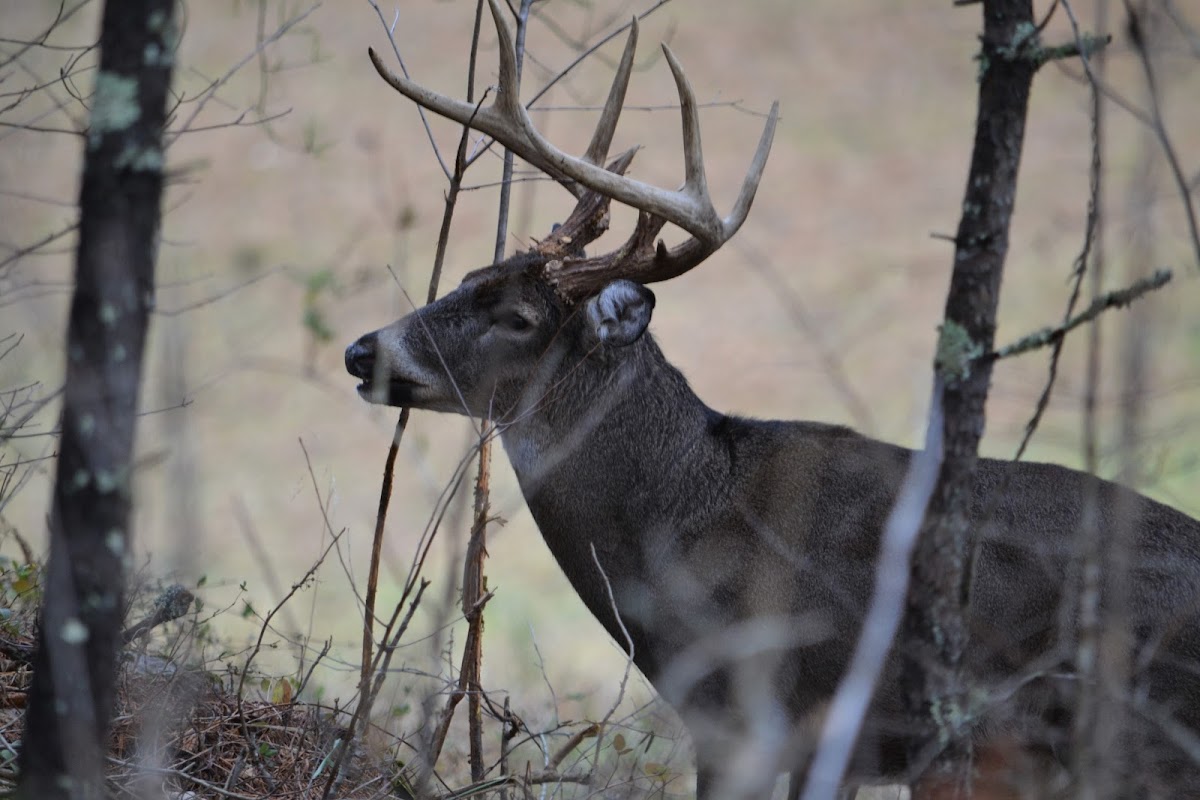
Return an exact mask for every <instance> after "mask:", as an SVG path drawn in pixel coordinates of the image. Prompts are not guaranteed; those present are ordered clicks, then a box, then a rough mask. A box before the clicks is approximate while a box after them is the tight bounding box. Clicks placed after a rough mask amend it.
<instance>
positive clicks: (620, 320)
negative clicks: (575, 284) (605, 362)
mask: <svg viewBox="0 0 1200 800" xmlns="http://www.w3.org/2000/svg"><path fill="white" fill-rule="evenodd" d="M653 313H654V292H652V291H650V290H649V289H647V288H646V287H645V286H642V285H641V284H640V283H634V282H633V281H629V280H625V279H624V278H621V279H619V280H615V281H613V282H612V283H610V284H609V285H608V286H605V287H604V288H603V289H601V290H600V294H598V295H596V296H595V297H593V298H592V299H591V300H588V302H587V319H588V325H590V326H591V329H592V332H593V333H594V334H596V338H597V339H599V340H600V341H601V342H604V343H605V344H607V345H611V346H613V347H625V346H626V345H631V344H633V343H634V342H636V341H637V340H638V339H640V338H641V336H642V334H643V333H645V332H646V327H647V326H648V325H649V324H650V315H651V314H653Z"/></svg>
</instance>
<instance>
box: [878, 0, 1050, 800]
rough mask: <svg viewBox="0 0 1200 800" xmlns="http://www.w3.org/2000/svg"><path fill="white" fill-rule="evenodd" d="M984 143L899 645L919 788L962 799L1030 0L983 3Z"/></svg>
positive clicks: (942, 355)
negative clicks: (983, 456)
mask: <svg viewBox="0 0 1200 800" xmlns="http://www.w3.org/2000/svg"><path fill="white" fill-rule="evenodd" d="M983 23H984V24H983V37H982V48H981V51H980V56H979V70H980V77H979V107H978V115H977V117H976V123H975V143H974V151H973V153H972V157H971V167H970V172H969V174H968V177H967V188H966V193H965V196H964V200H963V207H962V217H961V219H960V221H959V226H958V233H957V235H956V237H955V252H954V269H953V274H952V276H951V279H950V289H949V292H948V294H947V297H946V312H945V319H944V320H943V322H942V326H941V329H940V337H939V341H938V352H937V357H936V359H935V364H934V370H935V378H934V393H935V398H936V397H940V402H941V407H942V410H943V422H942V424H943V442H944V444H943V448H944V449H943V459H942V464H941V469H940V472H939V476H938V483H937V486H936V488H935V489H934V492H933V496H932V498H931V499H930V502H929V507H928V509H927V511H926V516H925V520H924V522H923V524H922V529H921V533H920V536H919V539H918V543H917V548H916V553H915V554H914V557H913V563H912V583H911V588H910V591H909V597H908V606H907V609H906V616H905V623H904V631H903V634H902V639H901V645H900V646H901V648H902V651H903V653H904V658H905V685H906V689H907V701H908V707H909V711H910V713H911V714H912V717H913V720H914V724H915V725H918V726H921V727H922V728H923V733H925V734H926V735H925V736H923V737H921V738H923V740H924V741H923V744H922V746H921V747H920V748H919V752H914V753H912V754H910V755H911V757H912V758H914V759H915V763H917V764H927V765H928V766H927V768H926V769H925V772H924V775H923V776H922V779H921V785H928V784H930V783H932V784H938V785H941V786H942V787H947V786H948V787H949V788H950V789H951V794H949V795H942V796H954V795H956V794H957V795H959V796H965V793H966V791H967V789H968V788H969V787H968V784H967V782H966V773H965V772H964V771H963V770H964V768H965V767H966V766H967V765H968V763H969V760H968V757H969V755H970V748H969V743H968V740H967V739H966V737H965V736H964V734H965V733H966V728H967V726H968V725H969V724H970V718H971V713H972V712H971V709H970V707H969V706H968V695H967V692H966V688H967V687H964V686H963V684H962V680H961V674H960V669H961V664H962V657H963V652H964V650H965V648H966V645H967V638H968V633H967V627H966V623H965V618H964V613H965V609H966V606H967V603H968V599H969V590H970V574H969V569H970V534H971V531H970V529H969V526H968V512H969V508H970V503H971V496H972V484H973V473H974V469H975V463H976V460H977V454H978V447H979V440H980V438H981V437H982V435H983V430H984V422H985V416H984V405H985V402H986V400H987V393H988V385H989V382H990V380H991V363H990V362H989V361H987V360H976V356H979V355H982V354H984V353H987V352H990V351H991V349H992V345H993V340H994V337H995V331H996V307H997V301H998V299H999V294H1000V283H1001V277H1002V275H1003V269H1004V258H1005V255H1006V254H1007V251H1008V230H1009V222H1010V220H1011V218H1012V211H1013V200H1014V198H1015V196H1016V186H1017V170H1018V166H1019V164H1020V159H1021V146H1022V141H1023V138H1024V130H1025V116H1026V111H1027V107H1028V101H1029V90H1030V85H1031V83H1032V80H1033V75H1034V72H1035V71H1036V69H1037V64H1038V58H1037V54H1038V44H1037V42H1038V36H1037V30H1036V28H1035V26H1034V21H1033V7H1032V2H1031V0H985V1H984V3H983Z"/></svg>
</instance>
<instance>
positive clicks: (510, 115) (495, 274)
mask: <svg viewBox="0 0 1200 800" xmlns="http://www.w3.org/2000/svg"><path fill="white" fill-rule="evenodd" d="M489 6H490V8H491V13H492V18H493V20H494V22H495V25H496V33H497V35H498V37H499V53H500V83H499V87H498V90H497V92H496V95H495V100H494V101H493V103H492V104H491V105H490V106H488V107H484V108H479V107H477V106H475V105H473V104H470V103H465V102H462V101H459V100H455V99H453V98H449V97H446V96H444V95H440V94H436V93H434V92H431V91H429V90H428V89H425V88H424V87H421V86H419V85H418V84H416V83H414V82H412V81H410V80H408V79H407V78H404V77H401V76H398V75H395V74H394V73H392V72H391V70H389V69H388V68H387V67H386V66H385V65H384V64H383V63H382V62H381V61H380V59H379V57H378V55H377V54H376V53H375V52H374V51H371V52H370V56H371V59H372V61H373V62H374V64H375V68H376V69H377V70H378V71H379V73H380V75H381V76H383V78H384V79H385V80H386V81H387V82H388V83H389V84H391V86H393V87H394V88H395V89H396V90H397V91H399V92H400V93H401V94H403V95H404V96H405V97H408V98H409V99H411V100H412V101H414V102H416V103H418V104H419V105H421V106H423V107H425V108H427V109H429V110H431V111H433V112H435V113H437V114H440V115H442V116H445V117H448V118H449V119H452V120H455V121H457V122H459V123H462V124H463V125H468V126H470V127H472V128H475V129H477V130H480V131H482V132H484V133H486V134H488V135H489V136H492V137H493V138H494V139H495V140H496V141H498V142H500V143H502V144H503V145H504V146H505V147H507V148H509V149H510V150H512V151H513V152H514V153H516V154H517V155H519V156H521V157H522V158H524V159H525V160H526V161H528V162H529V163H530V164H532V165H534V166H535V167H537V168H538V169H540V170H541V171H543V172H545V173H546V174H547V175H549V176H550V177H552V178H554V179H555V180H557V181H558V182H560V183H561V184H562V185H563V186H564V187H565V188H567V190H568V191H570V192H571V193H572V194H574V195H575V197H576V199H577V204H576V206H575V209H574V210H573V211H572V212H571V214H570V216H569V217H568V218H567V220H566V221H565V222H564V223H563V224H562V225H561V226H558V227H556V228H555V230H554V231H553V232H551V233H550V234H549V235H548V236H547V237H546V238H544V239H542V240H541V241H539V242H538V243H537V244H536V245H535V246H534V247H533V248H532V249H531V250H529V251H528V252H525V253H521V254H519V255H516V256H513V257H511V258H509V259H507V260H505V261H502V262H500V263H497V264H493V265H491V266H488V267H484V268H482V269H478V270H475V271H474V272H471V273H470V274H468V275H467V276H466V278H465V279H464V280H463V282H462V285H461V286H459V287H458V289H456V290H455V291H454V292H451V293H450V294H448V295H447V296H446V297H444V298H442V299H441V300H439V301H437V302H435V303H432V304H430V305H429V306H426V307H425V308H422V309H420V310H419V311H417V312H415V313H413V314H410V315H409V316H407V317H405V318H403V319H401V320H400V321H398V322H396V323H395V324H394V325H391V326H389V327H387V328H383V329H381V330H379V331H375V332H373V333H370V334H367V335H366V336H363V337H362V338H360V339H359V340H358V341H356V342H355V343H354V344H352V345H351V346H350V347H349V348H347V350H346V368H347V369H348V370H349V371H350V373H351V374H353V375H355V376H356V377H358V378H360V379H362V381H363V383H362V384H361V385H360V386H359V393H360V394H361V395H362V396H363V397H364V398H365V399H367V400H369V401H371V402H374V403H386V404H389V405H407V406H412V407H416V408H427V409H432V410H438V411H450V412H458V413H465V414H472V415H482V414H492V413H495V412H496V411H497V410H499V411H502V412H503V411H510V410H512V409H513V408H515V407H516V406H518V405H519V398H520V397H522V396H524V397H526V398H529V399H532V398H533V395H535V394H536V392H534V393H531V391H530V386H531V382H530V380H529V379H530V377H531V376H532V375H533V374H534V373H536V372H538V371H539V370H540V371H541V372H542V373H543V374H544V375H545V376H549V375H551V374H552V373H553V371H554V369H556V368H557V367H558V366H559V365H561V364H562V363H563V358H564V357H566V356H567V355H568V354H569V353H571V351H574V354H575V355H590V356H594V357H596V358H599V359H603V357H604V356H605V355H606V354H607V355H612V352H613V351H615V350H617V349H620V348H623V347H627V346H629V345H631V344H633V343H635V342H637V341H638V340H639V338H640V337H641V335H642V333H643V332H644V331H645V329H646V326H647V325H648V323H649V321H650V315H651V312H652V310H653V307H654V295H653V293H652V292H650V290H649V289H646V288H645V284H648V283H654V282H657V281H664V280H668V279H670V278H673V277H676V276H678V275H681V274H683V273H684V272H687V271H688V270H690V269H692V268H693V267H695V266H696V265H698V264H700V263H701V262H702V261H704V259H706V258H707V257H708V256H710V255H712V254H713V253H714V252H716V251H717V250H718V249H719V248H720V247H721V246H722V245H723V244H724V243H725V242H726V241H728V240H729V238H730V237H732V236H733V235H734V234H735V233H736V232H737V230H738V229H739V228H740V227H741V225H742V223H743V222H744V221H745V219H746V216H747V214H748V213H749V211H750V206H751V203H752V202H753V200H754V195H755V192H756V191H757V189H758V184H759V181H760V179H761V177H762V173H763V168H764V167H765V165H766V161H767V156H768V154H769V153H770V150H771V141H772V139H773V137H774V133H775V124H776V121H777V120H778V115H779V109H778V103H775V104H774V105H773V106H772V108H771V113H770V115H769V116H768V118H767V122H766V125H765V126H764V129H763V133H762V137H761V139H760V141H759V144H758V149H757V150H756V151H755V154H754V158H753V160H752V161H751V164H750V169H749V171H748V173H747V175H746V178H745V181H744V182H743V185H742V189H741V192H740V193H739V195H738V197H737V200H736V201H735V202H734V205H733V209H732V210H731V212H730V213H729V215H728V216H725V217H721V216H720V215H719V214H718V213H717V211H716V209H715V207H714V206H713V203H712V200H711V198H710V196H709V193H708V182H707V179H706V177H705V172H704V158H703V153H702V150H701V144H700V120H699V113H698V109H697V105H696V98H695V94H694V93H693V91H692V88H691V85H690V84H689V82H688V79H687V76H686V75H685V74H684V72H683V68H682V67H681V66H680V65H679V61H678V60H677V59H676V58H675V56H674V54H673V53H672V52H671V50H670V49H669V48H668V47H667V46H666V45H663V52H664V54H665V56H666V60H667V64H668V65H669V66H670V69H671V72H672V74H673V76H674V78H675V84H676V87H677V89H678V93H679V102H680V108H681V114H682V118H683V145H684V166H685V180H684V184H683V187H682V188H680V189H678V190H674V191H670V190H665V189H661V188H658V187H655V186H650V185H647V184H645V183H642V182H640V181H637V180H633V179H631V178H628V177H626V176H625V171H626V170H627V169H628V167H629V165H630V162H631V161H632V160H633V156H634V155H635V153H636V148H634V149H631V150H628V151H626V152H624V153H622V154H621V155H619V156H617V157H616V158H614V159H613V160H612V161H611V162H610V163H608V164H607V165H605V163H604V162H605V159H606V158H607V154H608V150H609V147H610V145H611V143H612V138H613V134H614V132H615V130H616V126H617V121H618V119H619V118H620V114H621V109H622V106H623V104H624V100H625V90H626V87H627V86H628V84H629V76H630V73H631V70H632V66H633V57H634V52H635V49H636V46H637V37H638V26H637V21H636V19H635V20H634V21H633V23H632V24H631V26H630V32H629V38H628V40H627V42H626V45H625V50H624V53H623V55H622V57H621V61H620V64H619V66H618V69H617V73H616V77H615V79H614V80H613V85H612V88H611V90H610V92H609V95H608V100H607V102H606V103H605V106H604V109H603V111H602V113H601V115H600V121H599V123H598V124H597V126H596V130H595V133H594V134H593V136H592V140H591V143H590V144H589V146H588V148H587V151H586V152H585V153H584V155H583V156H582V157H578V158H576V157H573V156H570V155H567V154H566V153H563V152H562V151H561V150H559V149H557V148H556V147H555V146H554V145H553V144H551V143H550V142H549V141H547V140H546V139H545V138H544V137H543V136H542V135H541V134H540V133H539V132H538V131H537V130H536V129H535V128H534V126H533V123H532V122H531V120H530V119H529V115H528V113H526V110H525V107H524V106H523V105H522V104H521V101H520V97H519V89H518V85H517V70H516V55H515V51H514V48H513V40H512V35H511V32H510V31H509V30H508V27H507V24H506V23H505V22H504V20H503V18H502V12H501V9H500V7H499V5H498V4H497V3H496V2H495V0H489ZM612 200H617V201H619V202H622V203H625V204H626V205H629V206H631V207H633V208H635V209H637V210H638V211H639V214H638V220H637V224H636V225H635V227H634V230H633V232H632V234H631V235H630V236H629V237H628V239H627V240H626V241H625V243H624V244H622V245H621V246H620V247H618V248H617V249H616V250H613V251H612V252H609V253H605V254H602V255H598V256H587V255H586V254H585V253H584V247H585V246H586V245H588V244H590V243H591V242H593V241H594V240H595V239H597V238H598V237H599V236H600V235H601V234H602V233H604V231H605V230H607V228H608V224H609V203H610V202H611V201H612ZM668 222H669V223H671V224H673V225H676V226H678V227H679V228H682V229H683V230H684V231H686V232H687V233H688V234H689V237H688V238H687V239H686V240H685V241H683V242H682V243H680V244H678V245H676V246H674V247H667V246H666V244H665V243H664V242H663V241H662V240H661V239H657V237H658V234H659V232H660V231H661V230H662V228H663V226H664V225H665V224H666V223H668ZM537 385H539V386H541V387H542V388H543V389H545V388H546V382H545V381H542V382H540V383H537Z"/></svg>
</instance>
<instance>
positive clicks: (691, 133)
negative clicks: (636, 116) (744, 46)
mask: <svg viewBox="0 0 1200 800" xmlns="http://www.w3.org/2000/svg"><path fill="white" fill-rule="evenodd" d="M662 50H663V55H665V56H666V57H667V64H668V65H669V66H670V67H671V75H672V76H673V77H674V78H675V88H676V90H677V91H678V92H679V115H680V117H682V118H683V169H684V172H683V192H684V193H685V194H687V195H690V196H691V197H692V198H693V199H694V200H695V201H696V203H697V204H698V205H699V206H700V207H701V210H702V211H703V212H704V214H705V216H706V217H708V219H709V224H710V225H712V221H715V220H716V219H717V210H716V209H715V208H713V204H712V200H711V198H709V196H708V178H707V177H706V176H705V173H704V149H703V147H701V145H700V111H699V109H698V108H697V107H696V93H695V92H693V91H692V83H691V81H689V80H688V79H687V75H686V74H685V73H684V71H683V67H682V66H680V64H679V59H677V58H675V54H674V53H672V52H671V48H669V47H667V45H666V44H665V43H664V44H663V46H662ZM712 227H714V228H715V227H719V226H717V225H712Z"/></svg>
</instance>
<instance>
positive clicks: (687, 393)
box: [501, 334, 718, 513]
mask: <svg viewBox="0 0 1200 800" xmlns="http://www.w3.org/2000/svg"><path fill="white" fill-rule="evenodd" d="M543 374H544V376H543V377H542V378H540V379H539V380H537V381H536V382H535V386H536V387H537V388H534V389H527V390H526V392H525V399H524V400H523V402H522V403H521V404H520V406H519V408H520V409H521V410H520V411H519V412H518V413H515V414H514V415H513V418H512V422H511V423H510V424H508V425H506V426H504V427H502V429H501V431H502V432H501V439H502V441H503V443H504V448H505V451H506V452H507V454H508V457H509V460H510V461H511V463H512V466H513V469H514V471H515V472H516V474H517V478H518V480H519V481H520V483H521V490H522V493H523V494H524V495H525V499H526V501H527V502H529V503H530V504H531V507H532V505H533V504H534V503H535V502H536V501H537V499H538V498H539V497H540V496H541V495H543V494H544V493H547V492H549V493H551V494H559V493H562V492H564V491H568V492H570V491H573V492H587V493H591V494H597V495H600V496H610V497H609V499H619V500H621V501H622V503H623V504H624V505H626V506H629V504H631V503H637V501H638V496H641V495H643V494H650V492H649V489H650V488H651V487H652V486H657V487H658V488H659V489H661V488H663V487H662V486H661V484H662V483H663V482H664V481H677V480H678V476H679V475H681V474H685V473H687V472H688V471H689V468H690V467H693V466H695V465H696V464H697V463H703V462H707V461H709V460H711V458H712V456H713V453H712V452H711V449H712V448H711V447H706V445H709V444H711V435H710V428H711V423H712V420H713V419H714V418H715V417H717V416H718V415H716V413H715V412H713V411H712V410H711V409H709V408H708V407H707V406H706V405H705V404H704V403H703V401H701V400H700V398H699V397H697V396H696V394H695V393H694V392H693V391H692V389H691V387H690V386H689V385H688V383H687V380H686V379H685V378H684V377H683V375H682V374H681V373H680V372H679V370H677V369H676V368H675V367H674V366H672V365H671V364H670V363H669V362H668V361H667V360H666V358H665V357H664V356H663V354H662V351H661V350H660V349H659V348H658V345H657V343H655V342H654V340H653V338H652V337H651V336H650V335H649V334H646V335H645V336H643V337H642V339H641V340H640V341H639V342H637V343H636V344H635V345H632V346H630V347H628V348H624V349H623V350H620V351H617V352H616V353H611V354H596V353H591V354H587V353H578V351H566V352H563V353H561V354H557V355H555V356H554V357H553V361H552V362H551V361H549V360H548V362H547V365H546V367H545V368H544V369H543ZM665 465H670V468H669V469H664V466H665ZM634 476H636V477H637V479H638V483H637V487H639V488H640V489H641V491H639V492H637V493H635V494H636V495H637V496H631V493H629V492H627V491H625V489H626V488H630V487H629V486H628V484H629V481H628V479H629V478H632V477H634ZM535 513H536V512H535Z"/></svg>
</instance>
